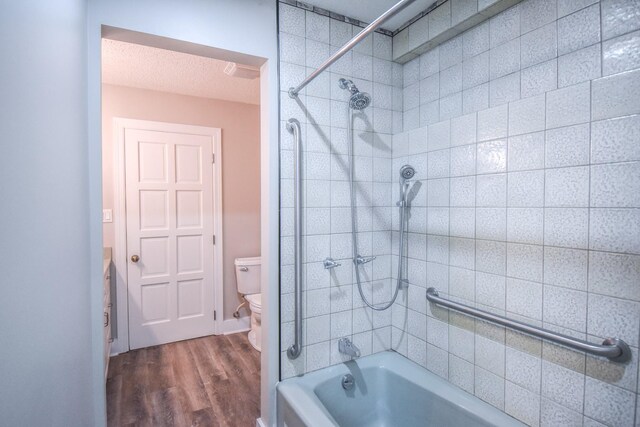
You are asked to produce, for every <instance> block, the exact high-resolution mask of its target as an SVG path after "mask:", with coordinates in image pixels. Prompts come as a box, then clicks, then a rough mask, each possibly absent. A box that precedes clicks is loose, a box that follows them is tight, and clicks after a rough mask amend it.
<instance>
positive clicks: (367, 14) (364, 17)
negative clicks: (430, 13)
mask: <svg viewBox="0 0 640 427" xmlns="http://www.w3.org/2000/svg"><path fill="white" fill-rule="evenodd" d="M435 1H436V0H415V1H414V2H413V3H411V4H410V5H409V6H407V7H406V8H404V9H403V10H401V11H400V12H398V14H397V15H395V16H393V17H391V18H389V20H388V21H387V22H385V23H384V24H382V28H384V29H387V30H390V31H395V30H397V29H398V28H400V27H401V26H402V25H403V24H404V23H406V22H407V21H409V20H410V19H411V18H413V17H414V16H416V15H418V14H419V13H420V12H422V11H425V10H427V8H428V7H429V6H430V5H431V4H432V3H435ZM397 2H398V0H350V1H344V0H305V3H309V4H312V5H314V6H318V7H321V8H322V9H327V10H329V11H331V12H335V13H339V14H341V15H344V16H348V17H349V18H355V19H359V20H360V21H362V22H367V23H370V22H372V21H373V20H375V19H376V18H377V17H379V16H380V15H382V14H383V13H385V12H386V11H387V10H389V9H390V8H391V7H392V6H393V5H394V4H396V3H397Z"/></svg>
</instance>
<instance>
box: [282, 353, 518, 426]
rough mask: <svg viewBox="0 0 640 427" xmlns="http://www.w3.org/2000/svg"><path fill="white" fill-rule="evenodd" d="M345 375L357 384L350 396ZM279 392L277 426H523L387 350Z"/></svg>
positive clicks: (294, 381)
mask: <svg viewBox="0 0 640 427" xmlns="http://www.w3.org/2000/svg"><path fill="white" fill-rule="evenodd" d="M345 374H351V375H353V377H354V379H355V386H354V387H353V389H351V390H349V391H347V390H344V389H343V388H342V383H341V380H342V377H343V376H344V375H345ZM277 390H278V396H277V400H278V426H279V427H285V426H286V427H303V426H304V427H325V426H327V427H328V426H342V427H351V426H361V427H391V426H394V427H412V426H437V427H446V426H452V427H454V426H455V427H458V426H463V427H485V426H486V427H488V426H505V427H507V426H509V427H510V426H524V424H522V423H520V422H519V421H517V420H515V419H514V418H511V417H509V416H508V415H506V414H505V413H503V412H501V411H500V410H498V409H496V408H494V407H493V406H491V405H489V404H487V403H485V402H483V401H481V400H480V399H478V398H477V397H474V396H472V395H470V394H468V393H466V392H464V391H462V390H461V389H459V388H457V387H455V386H454V385H452V384H450V383H448V382H447V381H445V380H443V379H442V378H440V377H438V376H437V375H434V374H432V373H431V372H429V371H427V370H426V369H424V368H422V367H421V366H419V365H417V364H415V363H413V362H411V361H410V360H408V359H406V358H404V357H402V356H401V355H399V354H398V353H394V352H390V351H387V352H383V353H378V354H374V355H372V356H367V357H363V358H361V359H358V360H355V361H351V362H347V363H343V364H340V365H336V366H332V367H329V368H326V369H322V370H320V371H316V372H312V373H309V374H306V375H304V376H301V377H296V378H290V379H288V380H285V381H283V382H281V383H280V384H278V387H277Z"/></svg>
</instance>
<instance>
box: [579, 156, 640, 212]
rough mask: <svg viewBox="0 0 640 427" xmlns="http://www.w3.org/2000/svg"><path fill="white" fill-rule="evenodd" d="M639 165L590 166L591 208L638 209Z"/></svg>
mask: <svg viewBox="0 0 640 427" xmlns="http://www.w3.org/2000/svg"><path fill="white" fill-rule="evenodd" d="M639 188H640V163H639V162H631V163H614V164H603V165H594V166H591V206H593V207H621V208H631V207H640V191H638V189H639Z"/></svg>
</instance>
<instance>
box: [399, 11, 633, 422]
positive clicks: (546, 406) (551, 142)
mask: <svg viewBox="0 0 640 427" xmlns="http://www.w3.org/2000/svg"><path fill="white" fill-rule="evenodd" d="M638 29H640V2H638V1H637V0H603V1H601V2H598V1H593V0H557V1H556V0H527V1H523V2H521V3H519V4H518V5H516V6H514V7H512V8H511V9H508V10H506V11H504V12H502V13H500V14H499V15H496V16H495V17H493V18H491V19H490V20H488V21H485V22H483V23H481V24H479V25H477V26H475V27H473V28H472V29H470V30H468V31H467V32H465V33H463V34H461V35H459V36H457V37H455V38H452V39H450V40H449V41H447V42H445V43H444V44H442V45H440V46H439V47H437V48H435V49H433V50H431V51H429V52H426V53H424V54H423V55H421V56H420V57H419V58H417V59H415V60H413V61H411V62H408V63H406V64H405V65H404V68H403V88H404V92H403V95H404V96H403V125H404V128H403V132H400V133H395V134H394V138H393V167H392V170H393V171H397V170H398V169H399V167H400V166H401V165H402V164H404V163H410V164H412V165H413V166H415V168H416V169H417V170H418V174H417V178H418V181H416V183H415V188H414V191H413V193H414V198H413V200H412V202H411V203H412V208H411V219H410V223H409V231H410V234H409V239H408V248H407V250H408V278H409V281H410V283H411V286H410V288H409V292H408V298H407V300H406V301H407V302H406V305H407V306H406V307H405V303H404V300H403V301H400V302H399V303H397V304H396V305H395V306H394V310H393V316H392V335H393V340H392V346H393V348H394V349H396V350H397V351H399V352H401V353H403V354H405V355H407V356H408V357H409V358H410V359H412V360H414V361H416V362H418V363H420V364H422V365H424V366H425V367H426V368H427V369H429V370H431V371H433V372H435V373H436V374H438V375H440V376H442V377H444V378H446V379H448V380H449V381H450V382H452V383H453V384H455V385H457V386H459V387H461V388H463V389H464V390H467V391H468V392H470V393H473V394H475V395H476V396H478V397H480V398H481V399H483V400H485V401H487V402H489V403H490V404H492V405H494V406H496V407H498V408H500V409H501V410H504V411H505V412H507V413H508V414H511V415H512V416H514V417H516V418H518V419H520V420H522V421H523V422H525V423H527V424H529V425H547V426H569V425H571V426H573V425H583V424H584V425H589V426H594V425H609V426H633V425H636V426H637V425H640V420H639V419H638V418H639V417H638V415H636V412H637V409H636V408H637V391H638V344H639V327H640V256H639V255H640V209H639V208H640V162H639V160H640V116H639V115H638V114H639V113H640V69H639V68H640V31H638ZM393 173H394V174H395V172H393ZM395 213H396V212H395V210H394V214H395ZM396 217H397V215H394V217H393V221H394V222H393V224H396V222H395V221H396ZM394 228H395V229H396V230H397V227H394ZM392 253H397V249H396V248H395V247H394V248H393V250H392ZM392 271H393V272H394V273H395V270H392ZM429 286H433V287H435V288H437V289H438V290H439V291H440V292H441V295H444V296H446V297H448V298H451V299H454V300H457V301H461V302H464V303H466V304H469V305H473V306H476V307H479V308H482V309H484V310H488V311H491V312H494V313H498V314H501V315H506V316H508V317H510V318H514V319H518V320H523V321H526V322H528V323H532V324H535V325H539V326H544V327H545V328H548V329H552V330H556V331H559V332H562V333H565V334H568V335H571V336H575V337H579V338H582V339H588V340H590V341H593V342H597V343H600V342H601V341H602V339H603V338H604V337H609V336H616V337H619V338H622V339H624V340H625V341H626V342H627V343H628V344H629V345H630V346H632V350H633V360H632V361H631V362H630V363H628V364H625V365H619V364H615V363H612V362H609V361H607V360H606V359H605V360H603V359H600V358H595V357H589V356H585V355H584V354H583V353H579V352H574V351H570V350H567V349H564V348H560V347H558V346H555V345H553V344H549V343H546V342H544V343H543V342H541V341H540V340H537V339H533V338H530V337H525V336H523V335H521V334H518V333H514V332H512V331H509V330H505V329H504V328H500V327H496V326H492V325H488V324H486V323H484V322H482V321H474V320H473V319H471V318H468V317H465V316H462V315H459V314H454V313H448V312H447V311H446V310H443V309H439V308H437V307H434V306H433V305H428V304H427V303H426V302H425V298H424V296H425V289H426V287H429Z"/></svg>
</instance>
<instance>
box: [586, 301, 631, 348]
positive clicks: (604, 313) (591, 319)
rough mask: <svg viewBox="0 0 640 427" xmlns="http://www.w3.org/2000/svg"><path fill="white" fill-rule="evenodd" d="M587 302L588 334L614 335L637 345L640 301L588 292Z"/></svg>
mask: <svg viewBox="0 0 640 427" xmlns="http://www.w3.org/2000/svg"><path fill="white" fill-rule="evenodd" d="M588 303H589V306H588V314H587V333H588V334H590V335H595V336H598V337H602V338H606V337H609V336H611V335H615V336H616V337H620V339H623V340H624V341H625V342H626V343H627V344H629V345H630V346H634V347H636V346H637V345H638V329H639V326H638V324H639V321H640V303H638V302H636V301H626V300H621V299H618V298H611V297H607V296H603V295H596V294H589V302H588ZM612 331H613V332H612Z"/></svg>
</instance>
